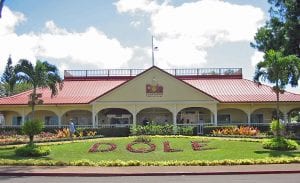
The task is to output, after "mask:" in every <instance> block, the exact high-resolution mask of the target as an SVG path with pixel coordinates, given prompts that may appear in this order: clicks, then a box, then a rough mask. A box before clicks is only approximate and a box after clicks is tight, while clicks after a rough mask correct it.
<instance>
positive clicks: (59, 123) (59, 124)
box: [58, 115, 62, 128]
mask: <svg viewBox="0 0 300 183" xmlns="http://www.w3.org/2000/svg"><path fill="white" fill-rule="evenodd" d="M61 118H62V115H59V116H58V127H59V128H60V127H61Z"/></svg>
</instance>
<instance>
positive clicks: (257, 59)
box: [251, 51, 265, 67]
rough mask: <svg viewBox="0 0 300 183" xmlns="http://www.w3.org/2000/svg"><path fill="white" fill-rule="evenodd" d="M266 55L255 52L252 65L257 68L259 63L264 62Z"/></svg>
mask: <svg viewBox="0 0 300 183" xmlns="http://www.w3.org/2000/svg"><path fill="white" fill-rule="evenodd" d="M264 55H265V54H264V53H263V52H260V51H255V52H254V54H253V55H252V56H251V65H252V66H253V67H255V66H256V64H258V62H260V61H263V58H264Z"/></svg>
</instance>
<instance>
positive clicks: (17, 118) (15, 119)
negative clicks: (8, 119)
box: [12, 116, 22, 125]
mask: <svg viewBox="0 0 300 183" xmlns="http://www.w3.org/2000/svg"><path fill="white" fill-rule="evenodd" d="M21 123H22V116H14V117H13V119H12V124H13V125H21Z"/></svg>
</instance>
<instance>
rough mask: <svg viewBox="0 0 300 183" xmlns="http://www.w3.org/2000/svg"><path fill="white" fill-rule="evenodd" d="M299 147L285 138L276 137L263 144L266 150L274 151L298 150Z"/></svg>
mask: <svg viewBox="0 0 300 183" xmlns="http://www.w3.org/2000/svg"><path fill="white" fill-rule="evenodd" d="M297 147H298V144H297V142H296V141H294V140H288V139H286V138H283V137H276V138H272V139H268V140H265V141H264V142H263V148H264V149H272V150H281V151H286V150H296V149H297Z"/></svg>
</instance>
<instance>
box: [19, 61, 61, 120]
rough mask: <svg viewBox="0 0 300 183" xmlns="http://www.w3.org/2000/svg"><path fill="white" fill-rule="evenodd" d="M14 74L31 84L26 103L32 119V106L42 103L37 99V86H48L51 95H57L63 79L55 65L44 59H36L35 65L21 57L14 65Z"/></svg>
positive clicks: (39, 95)
mask: <svg viewBox="0 0 300 183" xmlns="http://www.w3.org/2000/svg"><path fill="white" fill-rule="evenodd" d="M15 72H16V75H17V76H18V77H19V78H20V80H21V81H22V82H26V83H29V84H31V85H32V93H31V95H30V100H29V101H28V104H29V105H30V106H31V109H32V118H33V119H34V107H35V105H37V104H42V103H43V101H42V100H40V99H38V98H40V97H41V94H37V93H36V90H37V88H38V87H41V88H49V89H50V90H51V97H53V96H55V95H57V93H58V89H62V86H63V80H62V78H61V77H60V76H59V73H58V69H57V67H56V66H54V65H51V64H49V63H48V62H46V61H44V62H41V61H40V60H37V62H36V64H35V66H33V64H32V63H31V62H30V61H28V60H25V59H21V60H20V61H19V63H18V64H17V65H16V66H15Z"/></svg>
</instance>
